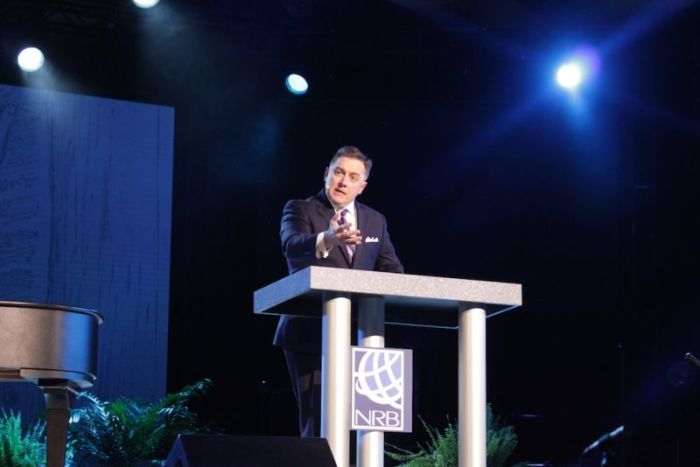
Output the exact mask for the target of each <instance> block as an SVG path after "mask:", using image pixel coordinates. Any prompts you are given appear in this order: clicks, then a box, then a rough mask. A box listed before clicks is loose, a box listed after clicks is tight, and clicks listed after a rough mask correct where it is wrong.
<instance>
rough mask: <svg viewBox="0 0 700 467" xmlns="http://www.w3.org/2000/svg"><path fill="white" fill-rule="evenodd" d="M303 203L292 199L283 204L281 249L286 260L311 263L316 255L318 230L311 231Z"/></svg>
mask: <svg viewBox="0 0 700 467" xmlns="http://www.w3.org/2000/svg"><path fill="white" fill-rule="evenodd" d="M303 203H304V202H303V201H300V200H292V201H289V202H288V203H287V204H286V205H285V206H284V210H283V211H282V225H281V226H280V238H281V240H282V251H283V252H284V256H285V257H286V258H287V259H288V260H292V261H309V263H311V262H312V261H313V260H314V258H315V255H316V237H317V236H318V232H312V227H311V221H310V219H309V217H308V215H306V212H305V209H303Z"/></svg>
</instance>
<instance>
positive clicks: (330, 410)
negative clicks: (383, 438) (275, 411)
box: [321, 292, 351, 467]
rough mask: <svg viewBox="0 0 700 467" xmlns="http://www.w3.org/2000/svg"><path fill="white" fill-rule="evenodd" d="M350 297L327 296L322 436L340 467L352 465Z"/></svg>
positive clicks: (324, 330) (328, 293) (324, 313)
mask: <svg viewBox="0 0 700 467" xmlns="http://www.w3.org/2000/svg"><path fill="white" fill-rule="evenodd" d="M350 333H351V303H350V295H349V294H342V293H330V292H325V293H324V294H323V356H322V364H321V369H322V373H323V375H322V378H323V379H322V381H321V436H322V437H324V438H326V439H327V440H328V445H329V446H330V448H331V452H332V453H333V458H334V459H335V463H336V464H337V465H338V467H348V466H349V463H350Z"/></svg>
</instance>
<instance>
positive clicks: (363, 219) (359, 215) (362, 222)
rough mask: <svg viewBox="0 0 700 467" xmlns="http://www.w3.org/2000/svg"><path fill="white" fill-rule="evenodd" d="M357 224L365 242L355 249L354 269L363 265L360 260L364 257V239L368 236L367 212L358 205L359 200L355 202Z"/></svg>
mask: <svg viewBox="0 0 700 467" xmlns="http://www.w3.org/2000/svg"><path fill="white" fill-rule="evenodd" d="M355 222H356V224H357V228H358V229H360V231H361V232H362V238H363V242H362V243H360V244H359V245H357V247H355V255H354V256H353V258H352V267H353V268H354V267H355V266H356V265H359V264H362V263H361V262H360V260H361V258H362V257H363V256H364V254H363V253H364V251H365V248H364V238H365V235H366V232H365V231H364V230H363V229H366V227H367V212H366V210H365V207H364V206H363V205H362V204H360V203H358V202H357V200H355Z"/></svg>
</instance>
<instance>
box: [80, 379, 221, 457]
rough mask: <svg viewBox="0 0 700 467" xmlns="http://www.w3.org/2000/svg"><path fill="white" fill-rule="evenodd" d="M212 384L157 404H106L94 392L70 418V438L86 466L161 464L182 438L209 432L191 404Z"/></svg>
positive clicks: (205, 383) (187, 389)
mask: <svg viewBox="0 0 700 467" xmlns="http://www.w3.org/2000/svg"><path fill="white" fill-rule="evenodd" d="M211 385H212V383H211V381H210V380H209V379H203V380H201V381H198V382H197V383H195V384H193V385H191V386H186V387H185V388H183V389H182V390H181V391H179V392H176V393H173V394H168V395H166V396H165V397H164V398H162V399H161V400H159V401H157V402H154V403H143V402H139V401H136V400H133V399H128V398H120V399H117V400H115V401H111V402H103V401H101V400H100V399H98V398H97V396H95V395H93V394H90V393H82V394H80V395H79V396H78V397H79V398H81V399H85V400H86V401H87V405H86V406H84V407H81V408H78V409H75V410H74V411H73V413H72V415H71V425H70V426H71V437H72V439H73V440H74V442H75V446H76V448H77V449H78V450H79V453H80V455H81V456H82V458H83V459H84V461H85V462H86V463H91V464H95V465H109V466H140V465H144V466H145V465H161V464H162V463H163V460H164V459H165V458H166V457H167V455H168V452H169V451H170V448H171V447H172V444H173V442H174V441H175V438H177V436H178V435H179V434H192V433H202V432H207V431H210V430H209V428H208V427H206V426H205V425H203V424H202V423H201V422H200V421H199V418H198V417H197V414H196V413H194V412H193V411H191V410H190V408H189V403H190V401H191V400H192V399H193V398H195V397H197V396H200V395H202V394H204V393H205V392H206V391H207V390H208V389H209V388H210V387H211Z"/></svg>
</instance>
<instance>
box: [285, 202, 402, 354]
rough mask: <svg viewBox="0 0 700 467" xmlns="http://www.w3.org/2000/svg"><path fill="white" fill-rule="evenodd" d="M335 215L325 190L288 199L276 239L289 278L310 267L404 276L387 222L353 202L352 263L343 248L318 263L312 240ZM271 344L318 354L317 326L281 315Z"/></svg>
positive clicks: (335, 248) (319, 336) (318, 328)
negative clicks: (357, 238) (356, 239)
mask: <svg viewBox="0 0 700 467" xmlns="http://www.w3.org/2000/svg"><path fill="white" fill-rule="evenodd" d="M334 214H335V211H334V209H333V206H332V205H331V203H330V202H329V201H328V198H327V197H326V193H325V191H324V190H321V192H320V193H318V194H317V195H316V196H313V197H311V198H307V199H305V200H291V201H289V202H288V203H287V204H286V205H285V207H284V210H283V212H282V225H281V228H280V237H281V239H282V251H283V253H284V256H285V258H286V259H287V268H288V269H289V273H290V274H292V273H295V272H297V271H300V270H301V269H304V268H306V267H308V266H325V267H333V268H351V269H362V270H367V271H385V272H399V273H402V272H403V266H402V265H401V262H400V261H399V258H398V257H397V256H396V252H395V251H394V245H392V243H391V239H390V238H389V232H388V231H387V226H386V219H385V218H384V216H383V215H382V214H380V213H379V212H377V211H375V210H374V209H372V208H370V207H368V206H365V205H364V204H361V203H358V202H357V201H355V216H356V224H357V228H358V229H360V231H361V232H362V237H363V239H364V241H363V243H361V244H360V245H357V247H356V248H355V254H354V255H353V259H352V262H351V261H350V258H349V257H348V254H347V251H346V249H345V248H344V247H343V246H342V245H341V246H336V247H334V248H333V249H332V250H331V251H330V253H329V255H328V257H327V258H324V259H318V258H317V257H316V237H317V236H318V234H319V233H320V232H324V231H326V230H328V225H329V224H330V221H331V218H332V217H333V215H334ZM369 238H373V239H374V238H376V239H377V241H376V242H367V239H369ZM274 344H275V345H278V346H280V347H284V348H287V349H290V350H295V351H297V352H307V353H320V352H321V321H320V320H318V319H314V318H296V317H288V316H283V317H282V318H280V321H279V324H278V326H277V332H276V333H275V339H274Z"/></svg>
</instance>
